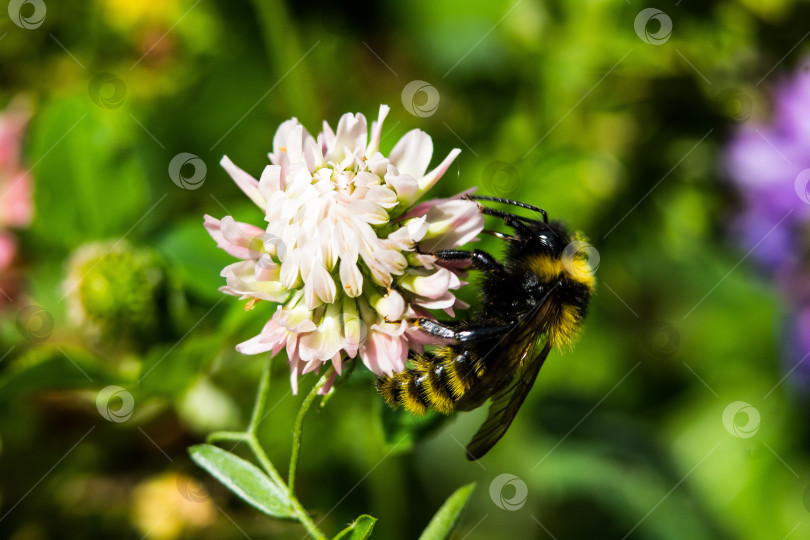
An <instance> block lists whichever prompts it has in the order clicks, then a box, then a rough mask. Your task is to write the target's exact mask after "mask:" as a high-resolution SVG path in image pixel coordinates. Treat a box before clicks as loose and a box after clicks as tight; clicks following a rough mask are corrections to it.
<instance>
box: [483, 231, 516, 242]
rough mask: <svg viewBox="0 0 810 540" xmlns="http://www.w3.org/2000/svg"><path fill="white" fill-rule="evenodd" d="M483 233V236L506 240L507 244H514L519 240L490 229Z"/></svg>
mask: <svg viewBox="0 0 810 540" xmlns="http://www.w3.org/2000/svg"><path fill="white" fill-rule="evenodd" d="M481 232H482V233H483V234H489V235H491V236H494V237H495V238H500V239H501V240H506V241H507V242H514V241H515V240H517V238H515V237H514V236H511V235H509V234H503V233H502V232H498V231H493V230H490V229H484V230H482V231H481Z"/></svg>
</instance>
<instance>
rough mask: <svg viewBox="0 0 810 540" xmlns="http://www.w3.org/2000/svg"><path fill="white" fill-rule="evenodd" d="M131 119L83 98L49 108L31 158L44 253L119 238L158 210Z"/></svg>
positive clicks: (35, 227)
mask: <svg viewBox="0 0 810 540" xmlns="http://www.w3.org/2000/svg"><path fill="white" fill-rule="evenodd" d="M131 120H132V119H131V118H130V117H129V115H128V114H126V113H123V114H120V111H110V110H106V109H102V108H100V107H97V106H95V105H94V104H93V103H92V102H91V101H90V100H89V99H86V97H85V96H82V97H75V98H66V99H57V100H54V101H51V102H50V103H48V104H47V105H46V106H45V107H43V109H42V111H41V112H40V113H39V114H38V115H37V116H36V117H35V118H34V120H33V121H32V124H31V145H30V156H29V158H28V159H29V161H30V162H31V163H32V164H33V165H32V167H34V175H35V176H36V189H35V190H34V203H35V207H36V214H35V216H34V222H33V224H32V231H33V233H34V236H35V237H36V240H37V242H38V244H40V247H41V248H45V249H47V248H58V249H69V248H73V247H75V246H77V245H78V244H81V243H83V242H87V241H89V240H98V239H104V238H111V237H116V236H121V235H123V234H125V233H127V232H128V231H129V230H130V229H131V228H132V227H133V224H135V223H136V222H138V221H139V220H140V219H141V218H142V217H143V216H144V215H145V212H147V210H148V209H149V207H150V206H151V205H152V204H153V203H152V202H150V201H149V198H148V196H147V185H146V180H145V178H144V174H143V172H142V169H143V168H142V167H141V166H140V165H139V163H138V161H137V160H136V157H135V154H134V151H133V150H132V131H133V130H134V129H139V128H138V126H137V124H135V123H134V122H132V121H131ZM143 230H144V225H143V224H141V226H140V227H139V228H138V229H135V230H133V231H132V235H131V236H133V237H137V235H138V234H139V233H140V232H142V231H143Z"/></svg>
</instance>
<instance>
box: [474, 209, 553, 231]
mask: <svg viewBox="0 0 810 540" xmlns="http://www.w3.org/2000/svg"><path fill="white" fill-rule="evenodd" d="M479 208H480V209H481V213H482V214H485V215H487V216H493V217H499V218H501V219H503V222H504V223H505V224H506V225H508V226H509V227H512V228H513V229H515V230H516V231H517V232H519V233H523V234H526V235H530V234H531V233H532V231H531V229H529V227H528V226H527V225H526V222H527V221H528V222H535V223H539V222H538V221H535V220H533V219H529V218H525V217H521V216H516V215H514V214H510V213H509V212H504V211H502V210H496V209H494V208H489V207H487V206H484V205H483V204H479Z"/></svg>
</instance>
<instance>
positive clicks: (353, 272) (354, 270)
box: [340, 256, 363, 297]
mask: <svg viewBox="0 0 810 540" xmlns="http://www.w3.org/2000/svg"><path fill="white" fill-rule="evenodd" d="M340 283H341V285H343V290H344V291H345V292H346V294H347V295H349V296H350V297H356V296H360V293H362V292H363V274H362V273H361V272H360V269H359V268H358V267H357V257H356V256H355V258H354V260H352V259H349V258H347V257H343V258H341V259H340Z"/></svg>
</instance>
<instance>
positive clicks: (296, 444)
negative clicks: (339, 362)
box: [287, 366, 335, 494]
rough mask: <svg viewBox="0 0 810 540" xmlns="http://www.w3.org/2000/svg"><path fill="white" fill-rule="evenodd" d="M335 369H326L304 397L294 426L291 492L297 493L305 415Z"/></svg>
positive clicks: (291, 456) (288, 482)
mask: <svg viewBox="0 0 810 540" xmlns="http://www.w3.org/2000/svg"><path fill="white" fill-rule="evenodd" d="M334 369H335V368H334V367H332V366H330V367H329V369H327V370H326V373H324V374H323V377H321V379H320V380H319V381H318V382H317V383H316V384H315V386H313V387H312V390H310V391H309V394H307V397H306V398H304V402H303V403H302V404H301V408H300V409H298V416H297V417H296V418H295V427H293V443H292V452H291V455H290V474H289V479H288V481H287V485H289V486H290V494H292V493H295V471H296V469H297V468H298V454H299V452H300V451H301V435H302V433H303V430H304V416H306V414H307V411H308V410H309V407H310V405H312V402H313V401H315V397H316V396H317V395H318V392H319V391H320V389H321V388H323V387H324V385H326V382H327V381H328V380H329V377H331V376H332V371H334Z"/></svg>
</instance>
